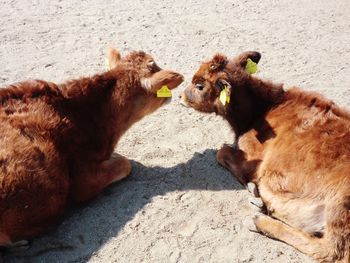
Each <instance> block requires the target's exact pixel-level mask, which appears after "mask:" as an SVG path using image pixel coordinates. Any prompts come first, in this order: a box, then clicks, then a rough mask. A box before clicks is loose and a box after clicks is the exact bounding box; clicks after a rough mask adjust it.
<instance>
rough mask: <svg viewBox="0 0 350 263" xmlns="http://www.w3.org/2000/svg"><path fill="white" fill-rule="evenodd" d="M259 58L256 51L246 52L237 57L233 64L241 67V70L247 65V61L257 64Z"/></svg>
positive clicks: (259, 55)
mask: <svg viewBox="0 0 350 263" xmlns="http://www.w3.org/2000/svg"><path fill="white" fill-rule="evenodd" d="M260 58H261V54H260V53H259V52H257V51H246V52H243V53H241V54H240V55H238V56H237V57H235V58H234V59H233V61H234V63H235V64H237V65H239V66H241V67H242V68H245V66H246V65H247V60H248V59H251V60H252V61H253V62H255V63H256V64H258V63H259V61H260Z"/></svg>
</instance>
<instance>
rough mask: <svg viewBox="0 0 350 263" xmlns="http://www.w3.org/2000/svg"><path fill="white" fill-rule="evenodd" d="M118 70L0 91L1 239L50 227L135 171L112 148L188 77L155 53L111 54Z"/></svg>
mask: <svg viewBox="0 0 350 263" xmlns="http://www.w3.org/2000/svg"><path fill="white" fill-rule="evenodd" d="M109 64H110V65H111V66H112V67H113V69H111V70H109V71H107V72H105V73H102V74H99V75H95V76H93V77H89V78H81V79H78V80H73V81H69V82H66V83H64V84H61V85H56V84H54V83H50V82H46V81H41V80H33V81H25V82H21V83H18V84H14V85H10V86H9V87H6V88H3V89H0V103H1V104H0V122H1V125H0V134H1V138H0V245H1V246H11V245H13V243H14V242H15V241H18V240H22V239H27V238H32V237H34V236H35V235H38V234H40V233H42V232H44V231H46V230H47V228H48V227H51V226H52V225H53V224H54V223H56V222H57V220H58V219H59V218H60V216H61V215H62V214H63V213H64V211H65V209H66V208H67V206H69V205H70V204H72V203H73V202H83V201H86V200H89V199H91V198H93V197H95V196H96V195H97V194H98V193H100V192H101V191H102V190H103V189H104V188H105V187H106V186H108V185H110V184H111V183H113V182H115V181H118V180H121V179H123V178H125V177H126V176H127V175H129V173H130V171H131V165H130V163H129V161H128V160H127V159H126V158H125V157H123V156H120V155H118V154H113V150H114V147H115V146H116V144H117V142H118V140H119V138H120V137H121V136H122V135H123V133H124V132H125V131H126V130H127V129H128V128H129V127H130V126H131V125H132V124H133V123H135V122H136V121H138V120H140V119H141V118H142V117H144V116H145V115H147V114H150V113H151V112H153V111H155V110H156V109H158V108H159V107H161V106H162V105H163V104H164V103H165V101H166V100H167V99H166V98H157V97H156V91H157V90H158V89H159V88H161V86H163V85H167V86H168V87H169V88H170V89H172V88H175V87H177V86H178V85H179V84H180V83H181V82H182V81H183V77H182V76H181V75H180V74H178V73H176V72H173V71H168V70H162V69H160V68H159V67H158V66H157V65H156V63H155V62H154V61H153V59H152V57H151V56H150V55H147V54H145V53H144V52H132V53H131V54H129V55H128V56H126V57H125V58H121V56H120V54H119V52H118V51H116V50H111V52H110V53H109ZM20 244H24V243H23V242H20Z"/></svg>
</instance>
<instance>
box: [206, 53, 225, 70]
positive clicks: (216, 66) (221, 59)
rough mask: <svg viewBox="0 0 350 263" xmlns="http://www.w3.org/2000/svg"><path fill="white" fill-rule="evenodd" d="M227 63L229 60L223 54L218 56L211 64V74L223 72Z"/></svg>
mask: <svg viewBox="0 0 350 263" xmlns="http://www.w3.org/2000/svg"><path fill="white" fill-rule="evenodd" d="M227 62H228V60H227V57H226V56H224V55H222V54H216V55H215V56H214V57H213V59H212V60H211V61H210V62H209V72H211V73H214V72H218V71H221V70H223V69H224V68H225V66H226V64H227Z"/></svg>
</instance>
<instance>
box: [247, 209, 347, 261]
mask: <svg viewBox="0 0 350 263" xmlns="http://www.w3.org/2000/svg"><path fill="white" fill-rule="evenodd" d="M254 223H255V226H256V229H257V230H258V231H260V232H262V233H263V234H264V235H266V236H268V237H271V238H274V239H277V240H280V241H283V242H285V243H287V244H289V245H291V246H293V247H294V248H296V249H297V250H299V251H300V252H302V253H305V254H307V255H309V256H310V257H313V258H315V259H317V260H319V261H320V262H334V261H335V259H334V253H335V252H334V248H333V247H334V244H332V243H331V242H329V241H328V240H327V239H326V238H317V237H315V236H311V235H309V234H307V233H305V232H303V231H301V230H299V229H296V228H293V227H291V226H288V225H286V224H285V223H283V222H281V221H279V220H276V219H273V218H271V217H269V216H266V215H259V216H256V217H255V219H254ZM344 262H348V261H346V259H345V261H344Z"/></svg>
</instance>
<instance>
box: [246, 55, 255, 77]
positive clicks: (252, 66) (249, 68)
mask: <svg viewBox="0 0 350 263" xmlns="http://www.w3.org/2000/svg"><path fill="white" fill-rule="evenodd" d="M245 71H246V72H247V73H248V74H254V73H255V72H257V71H258V65H257V64H256V63H255V62H254V61H253V60H251V59H250V58H248V59H247V64H246V65H245Z"/></svg>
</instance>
